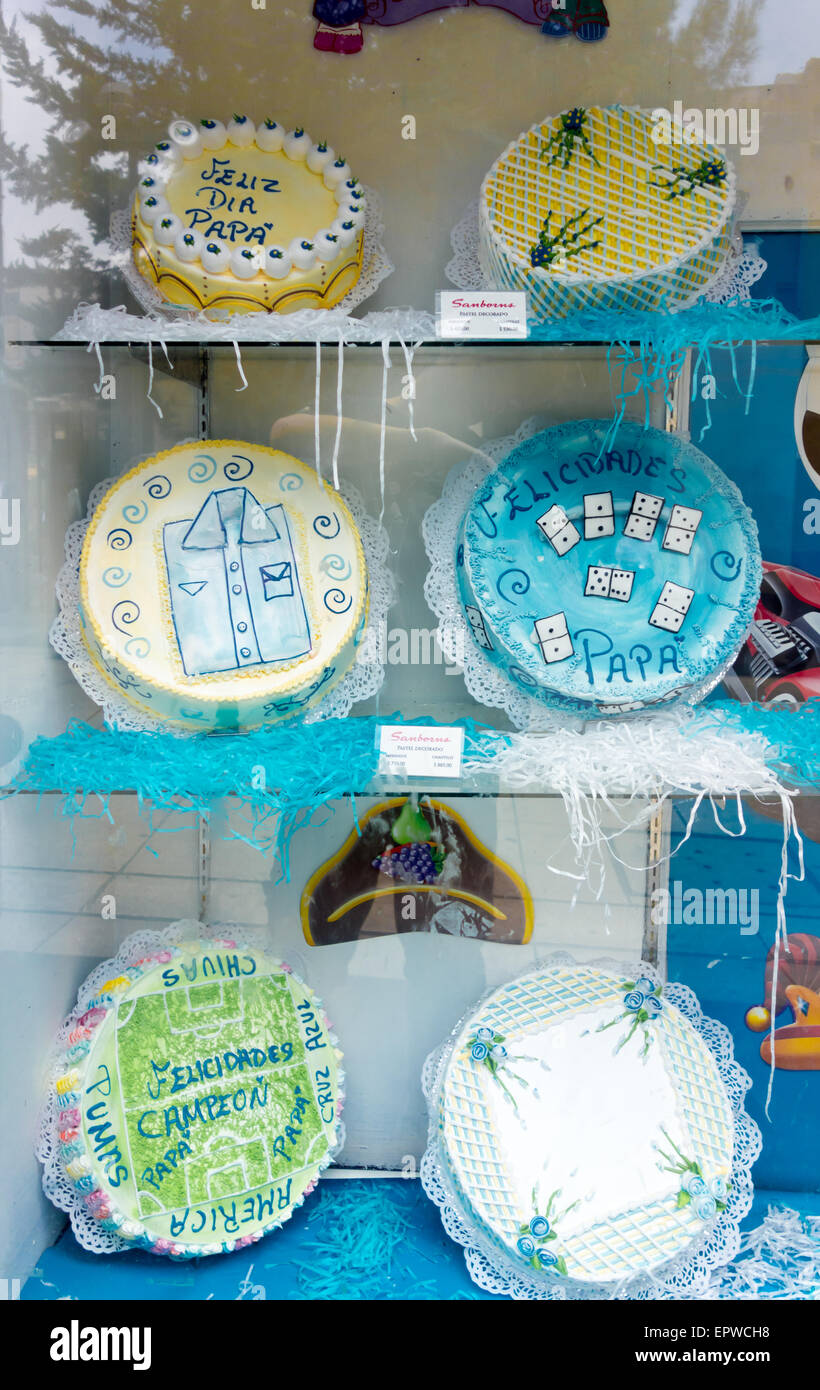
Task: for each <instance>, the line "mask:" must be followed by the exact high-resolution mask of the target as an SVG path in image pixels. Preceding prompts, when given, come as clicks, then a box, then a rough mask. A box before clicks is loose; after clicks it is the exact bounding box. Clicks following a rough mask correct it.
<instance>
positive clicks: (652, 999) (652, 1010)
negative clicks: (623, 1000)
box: [643, 994, 663, 1018]
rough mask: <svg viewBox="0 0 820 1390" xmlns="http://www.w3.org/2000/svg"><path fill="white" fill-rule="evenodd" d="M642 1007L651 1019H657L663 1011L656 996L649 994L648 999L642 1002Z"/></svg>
mask: <svg viewBox="0 0 820 1390" xmlns="http://www.w3.org/2000/svg"><path fill="white" fill-rule="evenodd" d="M643 1006H644V1008H645V1009H646V1012H647V1013H648V1014H649V1015H650V1017H651V1018H657V1016H658V1014H659V1013H661V1012H662V1010H663V1005H662V1003H661V1001H660V999H659V998H658V996H657V995H656V994H650V995H649V998H648V999H645V1000H644V1005H643Z"/></svg>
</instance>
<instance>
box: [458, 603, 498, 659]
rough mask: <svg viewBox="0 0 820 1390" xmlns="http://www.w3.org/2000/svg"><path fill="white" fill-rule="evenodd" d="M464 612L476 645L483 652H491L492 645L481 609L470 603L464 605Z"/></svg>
mask: <svg viewBox="0 0 820 1390" xmlns="http://www.w3.org/2000/svg"><path fill="white" fill-rule="evenodd" d="M464 612H465V613H466V615H467V621H468V623H469V624H470V629H471V631H472V634H473V637H474V638H475V640H476V642H477V643H478V645H479V646H480V647H483V648H484V650H485V651H488V652H491V651H492V650H493V644H492V642H491V641H490V638H489V634H488V632H487V628H486V626H485V623H484V614H483V613H482V612H481V609H480V608H476V607H475V606H474V604H472V603H465V605H464Z"/></svg>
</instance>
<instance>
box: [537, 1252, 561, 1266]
mask: <svg viewBox="0 0 820 1390" xmlns="http://www.w3.org/2000/svg"><path fill="white" fill-rule="evenodd" d="M538 1258H539V1260H540V1261H541V1263H542V1265H556V1264H557V1263H558V1256H557V1255H553V1253H552V1251H551V1250H539V1251H538Z"/></svg>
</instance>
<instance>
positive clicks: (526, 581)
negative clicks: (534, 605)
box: [495, 569, 530, 603]
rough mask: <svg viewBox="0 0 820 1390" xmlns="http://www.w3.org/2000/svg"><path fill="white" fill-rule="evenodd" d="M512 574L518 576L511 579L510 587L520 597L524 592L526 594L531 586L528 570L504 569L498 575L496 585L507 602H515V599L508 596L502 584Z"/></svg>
mask: <svg viewBox="0 0 820 1390" xmlns="http://www.w3.org/2000/svg"><path fill="white" fill-rule="evenodd" d="M510 574H514V575H515V576H516V578H515V579H513V580H511V582H510V589H511V590H512V592H513V594H515V595H516V596H517V597H520V596H521V595H522V594H525V593H526V592H527V590H528V589H529V587H530V576H529V575H528V574H527V571H526V570H517V569H509V570H504V572H503V574H500V575H499V576H498V579H497V580H496V583H495V587H496V589H497V590H498V592H499V594H500V596H501V598H503V600H504V602H505V603H515V599H514V598H508V597H507V595H506V594H505V593H504V591H503V590H502V588H501V585H502V584H503V582H504V580H505V579H506V578H507V576H508V575H510ZM519 576H520V577H519Z"/></svg>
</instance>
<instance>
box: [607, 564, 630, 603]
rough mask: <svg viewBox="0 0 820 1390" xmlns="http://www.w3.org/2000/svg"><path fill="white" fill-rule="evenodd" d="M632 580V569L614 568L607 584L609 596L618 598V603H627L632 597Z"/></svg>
mask: <svg viewBox="0 0 820 1390" xmlns="http://www.w3.org/2000/svg"><path fill="white" fill-rule="evenodd" d="M634 582H635V571H634V570H616V569H614V570H613V571H612V579H611V581H610V585H609V597H610V598H616V599H618V601H619V602H620V603H629V600H630V599H631V597H632V585H633V584H634Z"/></svg>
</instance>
